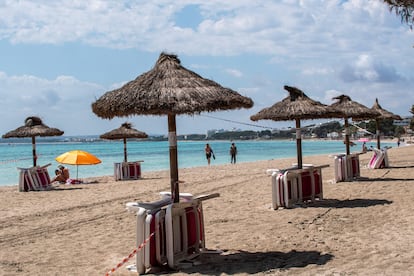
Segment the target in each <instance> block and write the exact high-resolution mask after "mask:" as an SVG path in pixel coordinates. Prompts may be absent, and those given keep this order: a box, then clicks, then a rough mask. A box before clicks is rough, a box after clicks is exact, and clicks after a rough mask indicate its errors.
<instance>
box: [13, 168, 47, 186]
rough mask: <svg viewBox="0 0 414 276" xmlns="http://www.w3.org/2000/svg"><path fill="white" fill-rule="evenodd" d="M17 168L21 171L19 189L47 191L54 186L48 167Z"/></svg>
mask: <svg viewBox="0 0 414 276" xmlns="http://www.w3.org/2000/svg"><path fill="white" fill-rule="evenodd" d="M50 165H51V164H47V165H44V166H41V167H40V166H36V167H31V168H17V169H18V170H19V171H20V172H19V191H20V192H27V191H45V190H49V189H50V188H51V187H52V185H51V184H52V183H51V181H50V177H49V173H48V171H47V167H48V166H50Z"/></svg>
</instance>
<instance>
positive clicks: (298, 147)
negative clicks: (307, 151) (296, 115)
mask: <svg viewBox="0 0 414 276" xmlns="http://www.w3.org/2000/svg"><path fill="white" fill-rule="evenodd" d="M296 150H297V156H298V169H302V134H301V129H300V119H296Z"/></svg>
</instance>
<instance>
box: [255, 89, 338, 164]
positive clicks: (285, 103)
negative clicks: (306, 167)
mask: <svg viewBox="0 0 414 276" xmlns="http://www.w3.org/2000/svg"><path fill="white" fill-rule="evenodd" d="M283 88H284V89H286V90H287V91H288V92H289V96H288V97H286V98H284V99H283V100H282V101H280V102H277V103H275V104H274V105H272V106H271V107H268V108H264V109H262V110H261V111H259V112H258V113H257V114H255V115H253V116H251V117H250V119H251V120H253V121H258V120H273V121H290V120H295V122H296V146H297V159H298V168H300V169H301V168H302V138H301V131H300V120H308V119H322V118H338V117H339V118H340V117H342V114H341V113H340V112H338V111H337V110H335V109H334V108H329V107H328V106H327V105H324V104H322V103H320V102H317V101H314V100H312V99H310V98H309V97H308V96H306V94H305V93H303V91H301V90H300V89H298V88H296V87H291V86H287V85H285V86H284V87H283Z"/></svg>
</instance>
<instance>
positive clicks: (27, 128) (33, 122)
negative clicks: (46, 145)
mask: <svg viewBox="0 0 414 276" xmlns="http://www.w3.org/2000/svg"><path fill="white" fill-rule="evenodd" d="M62 134H63V131H61V130H59V129H57V128H50V127H48V126H47V125H45V124H43V122H42V120H41V119H40V118H39V117H35V116H32V117H27V118H26V120H25V121H24V126H21V127H18V128H16V129H15V130H12V131H9V132H7V133H6V134H4V135H3V136H2V137H3V138H26V137H32V148H33V167H35V166H36V159H37V156H36V139H35V137H36V136H41V137H46V136H60V135H62Z"/></svg>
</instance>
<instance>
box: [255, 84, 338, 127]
mask: <svg viewBox="0 0 414 276" xmlns="http://www.w3.org/2000/svg"><path fill="white" fill-rule="evenodd" d="M283 88H284V89H286V90H287V91H288V92H289V96H287V97H286V98H284V99H283V100H282V101H280V102H277V103H275V104H274V105H272V106H271V107H268V108H264V109H262V110H261V111H259V112H258V113H257V114H255V115H253V116H251V117H250V119H251V120H253V121H258V120H273V121H290V120H295V119H300V120H307V119H321V118H342V114H341V113H340V112H338V111H337V110H335V109H334V108H330V107H329V106H327V105H324V104H322V103H320V102H317V101H314V100H312V99H310V98H309V97H308V96H306V94H305V93H303V91H302V90H300V89H298V88H296V87H291V86H287V85H285V86H284V87H283Z"/></svg>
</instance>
